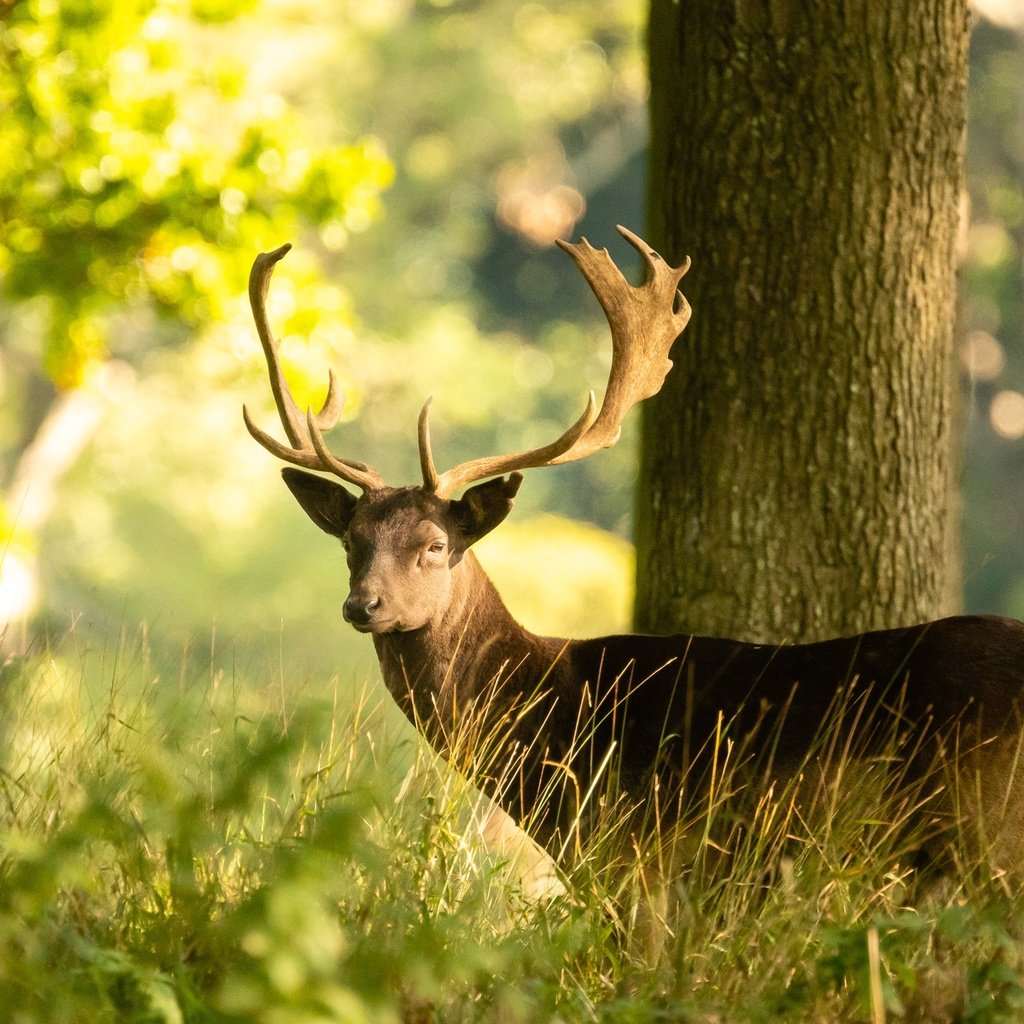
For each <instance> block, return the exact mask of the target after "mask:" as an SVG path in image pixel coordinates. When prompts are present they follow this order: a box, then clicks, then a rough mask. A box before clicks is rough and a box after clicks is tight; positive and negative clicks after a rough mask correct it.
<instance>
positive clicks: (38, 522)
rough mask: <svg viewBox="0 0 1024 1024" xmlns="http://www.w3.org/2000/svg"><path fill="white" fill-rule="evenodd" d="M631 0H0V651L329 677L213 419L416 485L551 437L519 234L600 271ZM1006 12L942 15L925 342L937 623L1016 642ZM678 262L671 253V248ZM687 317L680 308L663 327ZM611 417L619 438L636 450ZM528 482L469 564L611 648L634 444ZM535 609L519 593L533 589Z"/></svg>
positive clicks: (1020, 118)
mask: <svg viewBox="0 0 1024 1024" xmlns="http://www.w3.org/2000/svg"><path fill="white" fill-rule="evenodd" d="M644 17H645V5H644V4H643V3H642V2H639V0H600V2H594V0H557V2H556V0H548V2H547V3H522V2H519V0H488V2H482V0H480V2H472V0H347V2H337V0H334V2H327V0H266V2H262V3H260V2H257V0H191V2H189V0H131V2H128V3H117V4H115V3H113V0H107V2H103V0H77V2H59V0H18V2H16V3H10V2H8V3H3V2H2V0H0V558H2V562H0V628H3V627H2V624H3V623H6V628H7V637H6V644H7V648H8V650H19V649H28V650H37V651H38V650H41V649H44V648H45V646H46V645H47V644H52V643H56V642H58V641H59V640H60V639H61V638H63V637H65V636H68V635H73V636H79V637H84V638H86V642H87V643H96V644H104V643H108V642H116V640H117V638H118V637H121V636H124V635H130V636H137V635H142V636H144V641H145V644H146V645H147V648H148V649H150V650H151V651H152V652H153V654H154V657H156V658H157V660H158V661H159V662H160V663H161V664H163V665H173V664H175V663H176V661H178V660H180V659H181V656H182V652H183V651H188V650H193V651H196V652H198V654H199V655H200V656H201V657H203V658H205V659H207V660H208V659H209V657H210V650H211V646H212V649H213V650H214V651H215V660H216V661H220V660H221V659H230V663H231V664H232V665H234V664H236V663H250V662H255V663H266V660H267V657H268V656H269V657H270V658H271V659H272V660H273V659H280V662H281V664H283V665H286V666H289V668H290V670H291V671H293V672H298V673H300V674H313V673H317V672H319V671H321V670H328V671H340V672H341V673H342V678H343V679H344V678H345V677H346V676H347V675H348V674H351V676H352V677H353V678H356V679H365V678H366V677H367V673H368V670H369V668H370V666H371V665H372V663H373V661H374V659H373V652H372V647H371V646H370V644H369V643H368V642H367V641H366V640H365V638H359V637H356V636H355V635H354V634H353V633H352V632H351V631H350V630H349V629H347V627H345V626H344V624H343V623H342V622H341V618H340V606H341V601H342V599H343V596H344V586H343V577H344V565H343V559H342V554H341V552H340V549H338V548H337V547H336V545H334V544H333V542H331V541H330V540H329V539H327V538H326V537H324V536H323V535H321V534H319V533H318V532H317V531H316V530H315V529H314V528H313V527H312V526H310V524H309V523H308V522H307V521H306V519H305V517H304V516H303V514H302V513H301V512H300V511H299V509H298V508H297V507H296V506H295V505H294V503H293V502H292V500H291V498H290V497H289V495H288V494H287V492H286V491H285V489H284V487H283V486H282V485H281V484H280V482H279V480H278V467H277V466H275V465H274V464H273V460H272V459H271V458H270V457H269V456H268V455H267V454H266V453H265V452H264V451H263V450H262V449H260V448H259V447H258V446H257V445H256V444H255V443H253V442H252V441H251V439H250V438H249V436H248V435H247V433H246V432H245V429H244V427H243V425H242V420H241V405H242V403H243V401H244V402H246V403H248V404H249V406H250V408H251V409H252V410H254V412H256V413H257V418H258V420H259V422H261V423H263V425H264V426H267V427H269V426H271V424H272V423H273V415H272V412H271V409H272V407H271V402H270V395H269V389H268V387H267V385H266V380H265V371H264V367H263V363H262V357H261V354H260V352H259V347H258V342H257V340H256V336H255V332H254V330H253V329H252V327H251V320H250V317H249V312H248V307H247V303H246V300H245V282H246V278H247V275H248V270H249V266H250V263H251V261H252V257H253V255H254V254H255V253H256V252H258V251H260V250H267V249H271V248H274V247H276V246H277V245H279V244H280V243H281V242H283V241H289V240H290V241H292V242H294V243H295V244H296V249H295V251H294V252H293V253H292V254H291V255H289V257H288V259H287V260H286V261H285V262H284V263H283V264H282V265H281V267H280V268H279V270H278V272H277V274H276V276H275V281H274V286H273V289H272V292H271V300H270V303H269V309H270V314H271V319H272V322H273V323H274V325H275V327H276V330H277V331H278V333H279V334H281V335H283V336H284V338H285V346H284V359H285V366H286V372H287V373H288V374H289V376H290V378H291V379H292V380H293V382H294V390H295V391H296V394H297V397H298V398H299V400H300V402H304V401H305V400H307V399H308V400H309V401H310V402H311V403H313V402H317V401H318V399H319V398H320V397H321V396H322V393H323V387H324V384H325V382H326V368H327V366H328V365H334V366H336V367H337V368H338V369H339V371H340V375H341V378H342V383H343V387H344V390H345V392H346V394H347V396H348V405H347V407H346V412H345V414H344V417H343V420H344V422H343V424H342V425H341V426H340V427H339V428H338V430H337V431H336V432H335V434H334V435H333V438H332V444H333V447H334V448H335V449H336V450H338V451H341V452H343V453H344V454H346V455H348V456H351V457H355V458H361V459H366V460H368V461H371V462H373V463H374V464H375V465H377V466H379V467H380V469H381V470H382V471H383V473H384V475H385V477H386V478H387V479H389V480H393V481H395V482H405V481H408V482H413V481H415V480H416V479H417V475H418V471H417V461H416V446H415V440H414V438H415V422H416V415H417V412H418V410H419V406H420V405H421V403H422V401H423V400H424V398H425V397H426V396H427V395H433V396H434V400H435V404H434V416H433V424H434V432H435V452H436V454H437V456H438V458H439V460H440V461H441V462H443V463H445V464H446V465H450V464H452V463H455V462H457V461H460V460H462V459H466V458H470V457H472V456H475V455H479V454H483V453H489V452H492V451H497V450H509V449H512V448H518V447H524V446H532V445H534V444H536V443H539V442H541V441H544V440H548V439H549V438H550V437H551V436H554V435H556V434H557V433H559V432H560V431H561V429H562V426H563V425H564V424H566V423H568V422H569V421H570V420H571V419H574V418H575V417H576V415H578V413H579V411H580V409H581V408H582V402H583V398H584V396H585V394H586V392H587V390H588V389H590V388H592V387H595V386H597V387H600V386H601V384H602V383H603V381H604V379H605V376H606V372H607V365H608V361H609V358H610V351H609V344H608V342H607V336H606V327H605V326H604V322H603V318H602V317H601V314H600V310H599V309H598V307H597V304H596V302H594V301H593V299H592V297H591V296H590V295H589V293H588V292H587V290H586V286H585V285H584V284H583V282H582V280H581V279H580V278H579V277H578V275H577V273H576V271H575V269H574V267H573V266H572V264H571V262H570V261H569V260H567V259H566V258H565V256H564V255H563V254H561V253H560V252H559V251H558V250H557V249H556V248H555V247H554V245H553V243H554V240H555V239H556V238H562V237H577V236H579V235H580V234H585V235H587V236H588V237H589V238H590V239H591V241H593V242H594V243H595V244H597V245H605V244H607V245H609V247H610V248H611V250H612V254H613V256H615V257H616V259H618V260H620V261H621V262H622V263H624V264H626V265H632V261H631V259H630V256H631V252H630V250H629V249H628V247H626V246H625V244H624V243H622V242H621V240H619V239H618V238H617V236H615V235H614V231H613V225H614V224H615V223H624V224H627V225H631V226H634V227H642V225H643V223H644V212H643V194H644V187H645V167H644V149H645V141H646V111H645V100H646V89H647V85H646V71H645V55H644V52H643V20H644ZM1022 68H1024V3H1021V2H1019V0H1001V2H997V0H986V2H985V3H984V4H980V3H979V5H978V7H977V21H976V24H975V28H974V33H973V41H972V51H971V84H970V113H969V133H968V180H969V190H970V194H969V196H968V197H965V209H966V210H967V211H968V212H969V220H965V230H964V237H963V247H962V257H963V261H964V267H963V301H962V304H961V305H962V323H961V325H960V333H959V339H960V340H959V354H960V357H961V361H962V365H963V372H964V379H965V382H966V386H965V410H964V435H965V448H964V451H965V454H964V555H965V580H966V592H965V598H964V602H965V606H966V608H967V609H969V610H974V611H990V612H1001V613H1006V614H1011V615H1017V616H1022V617H1024V529H1022V526H1024V512H1022V510H1024V283H1022V277H1024V73H1022ZM691 256H692V257H693V258H694V259H695V260H697V259H699V258H700V254H699V253H691ZM695 315H699V310H698V311H695ZM635 427H636V425H635V423H634V424H632V432H633V433H634V435H635ZM630 434H631V432H630V431H629V430H627V436H626V437H625V438H624V439H623V442H622V443H620V445H619V446H618V447H616V448H615V449H612V450H610V451H609V452H607V453H605V454H604V455H603V456H602V457H601V458H598V459H592V460H588V461H586V462H583V463H579V464H576V465H572V466H566V467H562V468H559V469H557V470H548V471H543V472H541V471H538V472H537V473H536V474H531V476H530V477H529V478H528V480H527V483H526V485H525V486H524V488H523V490H522V491H521V492H520V499H519V501H518V503H517V512H516V514H515V516H514V517H513V520H512V521H511V522H509V523H507V524H506V525H505V526H503V528H502V529H501V530H500V531H498V532H497V533H496V534H495V535H493V537H492V538H489V539H488V541H487V542H486V544H485V545H482V547H483V551H482V558H483V560H484V561H485V563H486V564H487V565H488V567H489V568H490V569H491V570H492V571H493V573H494V574H495V576H496V577H498V581H499V585H500V586H501V588H502V589H503V592H505V593H506V594H507V595H508V597H509V603H510V604H511V605H512V607H513V610H514V611H515V612H516V613H518V614H519V615H521V616H522V617H523V618H524V620H525V621H526V622H527V623H528V624H530V625H532V626H534V627H535V628H539V629H545V630H551V631H555V630H560V631H563V630H564V631H566V632H570V633H576V634H583V633H598V632H602V631H604V632H607V631H610V630H614V629H619V628H624V627H626V626H627V625H628V617H629V611H630V607H631V588H632V582H631V576H632V571H633V569H632V550H631V547H630V545H629V543H628V538H629V536H630V522H631V505H632V501H633V495H632V489H631V485H632V480H633V473H634V461H635V452H634V448H633V444H632V440H633V437H632V436H630ZM542 575H543V576H544V577H545V578H546V579H548V580H551V579H555V580H556V581H557V583H556V584H555V585H554V586H546V587H544V588H540V587H534V586H531V580H532V579H535V578H537V577H538V576H542Z"/></svg>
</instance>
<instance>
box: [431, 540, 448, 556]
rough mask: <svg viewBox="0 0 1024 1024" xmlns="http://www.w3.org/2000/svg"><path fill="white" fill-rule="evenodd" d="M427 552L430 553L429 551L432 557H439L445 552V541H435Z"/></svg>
mask: <svg viewBox="0 0 1024 1024" xmlns="http://www.w3.org/2000/svg"><path fill="white" fill-rule="evenodd" d="M427 550H428V551H429V552H430V553H431V554H432V555H439V554H441V552H442V551H444V541H443V540H435V541H434V542H433V543H432V544H431V545H430V546H429V547H428V548H427Z"/></svg>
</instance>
